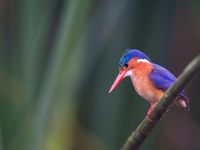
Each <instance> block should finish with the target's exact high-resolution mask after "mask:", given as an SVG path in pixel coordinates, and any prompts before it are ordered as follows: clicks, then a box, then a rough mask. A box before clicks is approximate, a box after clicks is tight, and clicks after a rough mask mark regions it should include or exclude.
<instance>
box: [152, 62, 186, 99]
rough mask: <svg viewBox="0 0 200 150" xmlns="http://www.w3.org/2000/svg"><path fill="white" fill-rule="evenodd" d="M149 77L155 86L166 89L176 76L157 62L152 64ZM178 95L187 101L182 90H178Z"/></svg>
mask: <svg viewBox="0 0 200 150" xmlns="http://www.w3.org/2000/svg"><path fill="white" fill-rule="evenodd" d="M149 78H150V80H151V81H152V82H153V84H154V86H155V87H156V88H158V89H161V90H163V91H166V90H167V89H168V88H169V87H170V86H171V85H172V84H173V83H174V82H175V81H176V77H175V76H174V75H173V74H172V73H171V72H169V71H168V70H167V69H165V68H163V67H161V66H159V65H157V64H153V70H152V72H151V73H150V75H149ZM179 97H181V98H183V99H184V100H185V101H186V102H188V98H187V96H186V94H185V92H184V90H183V91H181V92H180V94H179Z"/></svg>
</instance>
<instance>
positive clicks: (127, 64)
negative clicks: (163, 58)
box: [109, 49, 189, 120]
mask: <svg viewBox="0 0 200 150" xmlns="http://www.w3.org/2000/svg"><path fill="white" fill-rule="evenodd" d="M125 77H130V78H131V81H132V84H133V86H134V88H135V90H136V92H137V93H138V94H139V95H140V96H141V97H143V98H144V99H146V100H147V101H148V102H149V103H150V104H151V107H150V109H149V110H148V112H147V116H148V119H149V120H150V113H151V111H152V110H153V109H154V107H155V106H156V104H157V102H158V101H159V100H160V99H161V98H162V96H163V95H164V93H165V91H166V90H167V89H168V88H169V87H170V86H171V85H172V84H173V83H174V82H175V81H176V77H175V76H174V75H173V74H172V73H171V72H169V71H168V70H167V69H165V68H163V67H161V66H159V65H157V64H154V63H153V62H152V61H151V60H150V59H149V57H147V56H146V55H145V54H144V53H143V52H141V51H139V50H136V49H126V50H125V52H124V53H123V55H122V57H121V58H120V61H119V74H118V76H117V78H116V79H115V82H114V83H113V85H112V87H111V88H110V90H109V93H111V92H112V91H113V90H114V88H115V87H116V86H117V85H118V84H119V83H120V82H121V81H122V79H124V78H125ZM175 103H176V105H178V106H180V107H183V108H186V109H188V103H189V99H188V97H187V96H186V94H185V92H184V91H181V92H180V93H179V95H178V96H177V98H176V100H175Z"/></svg>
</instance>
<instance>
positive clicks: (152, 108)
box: [147, 103, 157, 122]
mask: <svg viewBox="0 0 200 150" xmlns="http://www.w3.org/2000/svg"><path fill="white" fill-rule="evenodd" d="M156 105H157V103H154V104H152V105H151V107H150V108H149V110H148V112H147V119H148V121H149V122H150V121H152V120H151V118H150V114H151V112H152V111H153V110H154V108H155V106H156Z"/></svg>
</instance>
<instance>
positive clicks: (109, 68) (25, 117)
mask: <svg viewBox="0 0 200 150" xmlns="http://www.w3.org/2000/svg"><path fill="white" fill-rule="evenodd" d="M199 16H200V1H198V0H190V1H189V0H182V1H178V0H151V1H150V0H0V150H117V149H120V147H121V146H122V145H123V144H124V142H125V141H126V139H127V137H128V136H129V135H130V134H131V132H132V131H133V130H134V129H135V128H136V126H137V125H138V124H139V123H140V121H141V120H142V119H143V118H144V117H145V115H146V112H147V110H148V108H149V104H148V103H147V102H146V101H145V100H143V99H142V98H140V97H139V96H138V95H137V94H136V92H135V91H134V89H133V87H132V85H131V82H130V80H129V79H125V80H124V81H123V82H122V83H121V84H120V85H119V87H117V88H116V89H115V90H114V91H113V93H111V94H108V90H109V88H110V86H111V85H112V82H113V81H114V79H115V77H116V75H117V73H118V61H119V58H120V56H121V54H122V53H123V50H124V49H125V48H137V49H140V50H142V51H144V52H145V53H146V54H147V55H149V56H150V58H151V59H152V60H153V61H154V62H156V63H158V64H160V65H162V66H164V67H166V68H168V69H169V70H170V71H172V72H173V73H174V74H175V75H176V76H178V75H179V74H180V73H181V71H182V70H183V68H184V67H185V66H186V64H188V63H189V61H190V60H191V59H192V58H193V57H194V56H196V55H197V54H198V53H199V52H200V17H199ZM199 77H200V75H198V76H196V77H195V78H194V79H193V80H192V81H191V82H190V84H188V86H187V88H186V91H187V93H188V96H189V97H190V99H191V102H190V108H191V111H190V112H187V111H185V110H183V109H180V108H177V107H173V108H172V109H171V110H170V111H169V112H168V113H167V115H165V117H164V118H163V119H162V120H161V121H160V123H159V125H158V126H157V127H156V128H155V129H154V131H153V132H152V134H151V135H150V136H149V137H148V138H147V139H146V140H145V142H144V143H143V145H142V146H141V150H147V149H148V150H161V149H162V150H169V149H170V150H199V149H200V78H199Z"/></svg>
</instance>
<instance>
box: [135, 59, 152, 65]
mask: <svg viewBox="0 0 200 150" xmlns="http://www.w3.org/2000/svg"><path fill="white" fill-rule="evenodd" d="M137 62H145V63H149V64H150V61H148V60H147V59H138V60H137Z"/></svg>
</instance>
